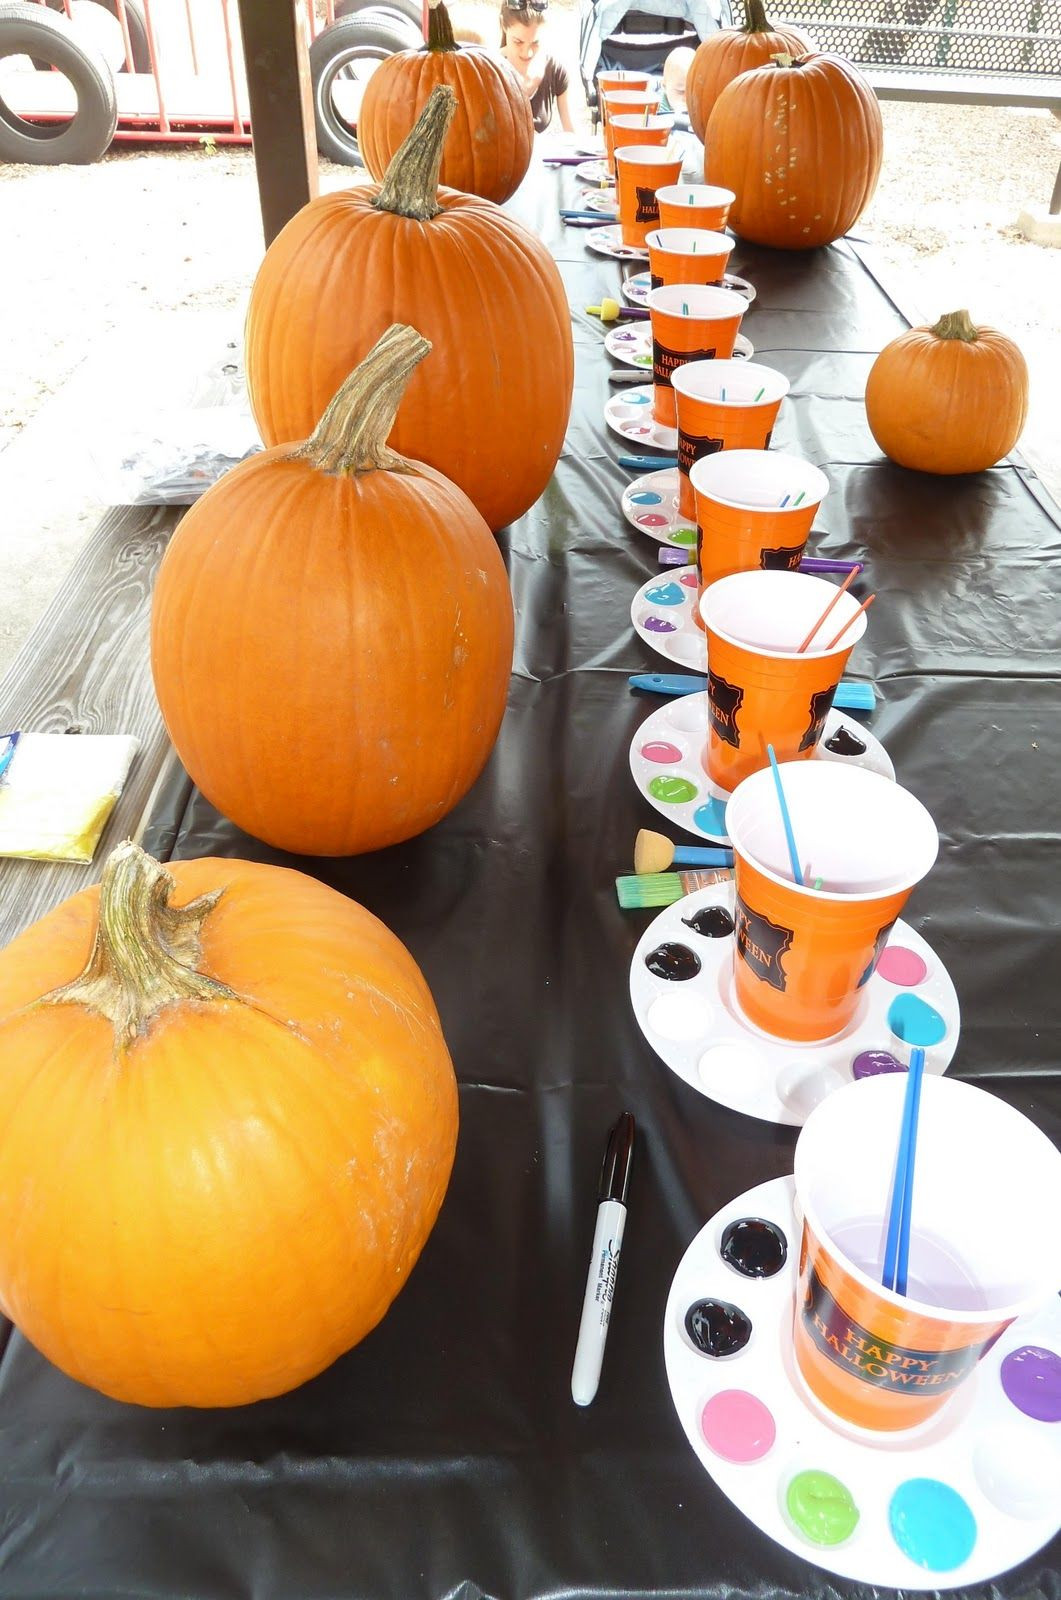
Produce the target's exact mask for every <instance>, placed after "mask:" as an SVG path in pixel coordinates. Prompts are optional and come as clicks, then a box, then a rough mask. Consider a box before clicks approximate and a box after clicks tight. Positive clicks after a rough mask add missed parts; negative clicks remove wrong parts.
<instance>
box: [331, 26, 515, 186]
mask: <svg viewBox="0 0 1061 1600" xmlns="http://www.w3.org/2000/svg"><path fill="white" fill-rule="evenodd" d="M427 18H428V21H427V42H426V44H425V45H424V47H423V49H421V50H401V51H399V52H398V53H397V54H396V55H393V56H388V57H387V58H386V60H385V61H382V62H381V63H380V65H379V66H378V67H377V68H376V70H375V72H374V73H373V74H372V76H371V78H370V79H369V81H368V83H367V85H366V87H365V93H364V96H363V98H362V101H361V109H360V111H359V113H358V119H357V142H358V148H359V149H360V151H361V154H362V156H363V157H364V160H365V165H366V167H367V168H368V170H369V172H371V174H372V176H373V177H374V178H376V179H381V178H382V177H383V175H384V173H385V172H386V170H387V168H388V166H389V165H390V163H391V161H392V160H393V158H394V156H395V155H396V154H397V152H398V149H399V147H400V145H401V143H402V140H403V139H405V138H406V137H407V135H408V133H409V131H410V129H411V128H412V126H413V124H414V123H415V122H416V119H417V118H418V117H419V115H420V113H421V111H423V109H424V107H425V105H426V104H427V101H428V98H429V96H430V94H431V91H432V89H433V88H434V87H435V85H436V84H439V83H444V84H448V85H449V87H450V88H451V89H452V90H453V91H454V93H455V94H456V96H457V102H458V106H459V112H458V115H457V118H456V120H455V121H454V123H453V126H452V127H451V128H450V130H449V135H448V137H447V139H446V144H445V148H444V150H443V153H442V166H441V169H440V171H439V182H440V183H443V184H444V185H445V186H446V187H447V188H449V189H462V190H463V191H464V192H465V193H466V194H477V195H481V196H482V198H483V199H484V200H494V201H496V202H497V203H498V204H499V205H500V204H501V202H502V201H504V200H507V199H508V198H509V196H510V195H513V194H515V192H516V190H517V189H518V188H519V186H520V184H521V183H522V182H523V179H524V178H525V176H526V173H527V168H528V167H529V166H530V158H531V150H532V149H533V147H534V118H533V116H532V114H531V109H530V102H529V100H528V99H527V96H526V95H525V94H524V92H523V87H522V85H521V84H520V82H519V79H518V78H517V77H516V74H515V73H514V72H513V71H512V69H511V67H509V65H508V63H507V62H505V61H502V60H499V59H498V58H496V57H495V56H491V55H488V54H487V53H486V52H485V51H484V50H475V49H472V50H462V49H461V47H460V45H459V44H458V43H457V40H456V39H455V37H454V34H453V27H452V24H451V22H450V18H449V13H448V12H447V10H446V7H445V5H444V4H443V0H428V12H427Z"/></svg>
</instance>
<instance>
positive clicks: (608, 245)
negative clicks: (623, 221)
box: [586, 223, 648, 261]
mask: <svg viewBox="0 0 1061 1600" xmlns="http://www.w3.org/2000/svg"><path fill="white" fill-rule="evenodd" d="M586 248H587V250H592V251H593V254H594V255H597V256H611V257H612V258H613V259H614V260H616V261H647V260H648V250H647V248H642V246H641V245H636V244H624V243H623V230H622V228H620V226H619V224H618V223H616V224H615V226H614V227H609V228H594V227H593V226H592V225H591V226H590V227H588V228H587V230H586Z"/></svg>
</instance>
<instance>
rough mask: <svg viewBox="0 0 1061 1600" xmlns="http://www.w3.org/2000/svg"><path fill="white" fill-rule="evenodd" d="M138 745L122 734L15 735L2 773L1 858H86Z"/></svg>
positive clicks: (84, 859) (0, 799)
mask: <svg viewBox="0 0 1061 1600" xmlns="http://www.w3.org/2000/svg"><path fill="white" fill-rule="evenodd" d="M137 749H138V744H137V741H136V739H134V738H132V737H131V736H129V735H126V734H91V733H89V734H63V733H22V734H20V735H19V739H18V743H17V745H16V747H15V750H14V754H13V755H12V757H11V761H10V764H9V765H8V768H7V770H6V772H5V773H4V774H3V777H2V778H0V856H17V857H29V858H32V859H35V860H40V861H85V862H87V861H91V860H92V857H93V855H94V854H95V850H96V846H97V845H98V844H99V841H100V836H101V834H102V833H103V829H104V828H105V827H106V824H107V819H108V817H109V816H110V814H111V812H112V811H113V810H114V806H115V803H116V801H117V799H118V796H119V795H120V794H121V792H122V788H123V787H124V784H125V780H126V778H127V776H128V773H129V768H130V766H131V765H132V761H133V757H134V756H135V755H136V752H137Z"/></svg>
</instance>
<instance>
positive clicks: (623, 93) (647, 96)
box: [602, 89, 663, 173]
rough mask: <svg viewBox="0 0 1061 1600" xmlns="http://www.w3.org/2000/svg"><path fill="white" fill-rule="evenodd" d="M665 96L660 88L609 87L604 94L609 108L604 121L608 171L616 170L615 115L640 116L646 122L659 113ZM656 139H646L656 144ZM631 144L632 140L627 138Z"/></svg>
mask: <svg viewBox="0 0 1061 1600" xmlns="http://www.w3.org/2000/svg"><path fill="white" fill-rule="evenodd" d="M662 98H663V96H662V95H661V94H660V91H659V90H658V89H609V91H608V93H607V94H606V95H604V96H602V103H603V104H604V105H606V106H607V108H608V115H607V119H606V120H605V123H604V159H605V161H606V162H607V164H608V171H609V172H611V173H614V172H615V142H614V137H613V135H612V132H611V125H612V118H613V117H640V118H641V121H642V123H644V121H645V119H646V117H654V116H656V115H657V114H658V112H659V108H660V102H661V100H662ZM655 142H656V141H655V140H654V139H646V140H645V143H646V144H654V143H655ZM627 143H628V144H629V143H630V141H629V140H627Z"/></svg>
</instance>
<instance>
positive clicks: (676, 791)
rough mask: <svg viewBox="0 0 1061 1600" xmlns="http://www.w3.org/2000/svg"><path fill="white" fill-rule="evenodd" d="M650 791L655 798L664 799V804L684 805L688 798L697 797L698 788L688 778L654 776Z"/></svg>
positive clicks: (649, 787) (693, 798)
mask: <svg viewBox="0 0 1061 1600" xmlns="http://www.w3.org/2000/svg"><path fill="white" fill-rule="evenodd" d="M648 792H649V794H650V795H651V796H652V798H653V799H654V800H662V801H663V804H664V805H667V806H683V805H684V804H685V802H686V801H687V800H695V799H696V796H697V793H698V790H697V787H696V784H695V783H690V782H689V779H688V778H653V779H652V782H651V783H650V784H649V786H648Z"/></svg>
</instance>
